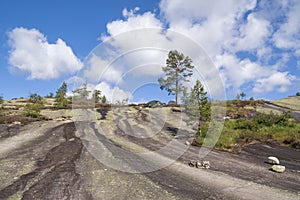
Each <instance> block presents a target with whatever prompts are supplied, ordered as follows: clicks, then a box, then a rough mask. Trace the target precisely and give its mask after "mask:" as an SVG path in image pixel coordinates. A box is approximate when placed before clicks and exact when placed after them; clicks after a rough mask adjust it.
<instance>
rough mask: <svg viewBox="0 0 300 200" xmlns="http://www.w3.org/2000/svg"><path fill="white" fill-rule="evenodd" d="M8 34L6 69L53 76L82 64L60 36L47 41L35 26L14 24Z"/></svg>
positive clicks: (35, 76)
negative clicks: (8, 66)
mask: <svg viewBox="0 0 300 200" xmlns="http://www.w3.org/2000/svg"><path fill="white" fill-rule="evenodd" d="M8 37H9V46H10V48H11V50H10V52H9V64H10V69H11V71H15V72H25V73H27V74H28V79H54V78H58V77H60V76H61V75H69V74H72V73H74V72H76V71H78V70H80V69H81V68H82V66H83V65H82V63H81V62H80V60H79V59H78V58H77V57H76V56H75V55H74V53H73V51H72V49H71V47H69V46H68V45H67V44H66V43H65V42H64V41H63V40H62V39H57V41H56V42H55V43H53V44H51V43H48V41H47V38H46V37H45V36H44V35H43V34H42V33H41V32H40V31H38V30H37V29H26V28H22V27H21V28H15V29H13V30H12V31H10V32H9V33H8Z"/></svg>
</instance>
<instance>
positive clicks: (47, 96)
mask: <svg viewBox="0 0 300 200" xmlns="http://www.w3.org/2000/svg"><path fill="white" fill-rule="evenodd" d="M53 97H54V94H53V92H50V93H49V94H47V95H46V96H45V98H53Z"/></svg>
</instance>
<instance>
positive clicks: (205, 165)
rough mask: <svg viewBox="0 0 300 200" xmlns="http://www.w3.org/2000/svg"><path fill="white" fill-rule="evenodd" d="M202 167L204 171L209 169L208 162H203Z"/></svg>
mask: <svg viewBox="0 0 300 200" xmlns="http://www.w3.org/2000/svg"><path fill="white" fill-rule="evenodd" d="M202 167H203V168H205V169H209V168H210V162H209V161H207V160H204V161H203V162H202Z"/></svg>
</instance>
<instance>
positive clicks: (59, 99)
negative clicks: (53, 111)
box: [55, 92, 68, 109]
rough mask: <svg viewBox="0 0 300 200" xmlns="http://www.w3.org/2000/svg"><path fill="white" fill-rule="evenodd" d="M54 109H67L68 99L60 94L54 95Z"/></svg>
mask: <svg viewBox="0 0 300 200" xmlns="http://www.w3.org/2000/svg"><path fill="white" fill-rule="evenodd" d="M55 102H56V107H57V108H59V109H64V108H68V99H67V98H66V97H65V95H64V94H63V93H62V92H59V93H57V94H56V97H55Z"/></svg>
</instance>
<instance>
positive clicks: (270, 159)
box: [268, 156, 279, 165]
mask: <svg viewBox="0 0 300 200" xmlns="http://www.w3.org/2000/svg"><path fill="white" fill-rule="evenodd" d="M268 162H269V163H270V164H273V165H279V160H278V158H276V157H274V156H269V157H268Z"/></svg>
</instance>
